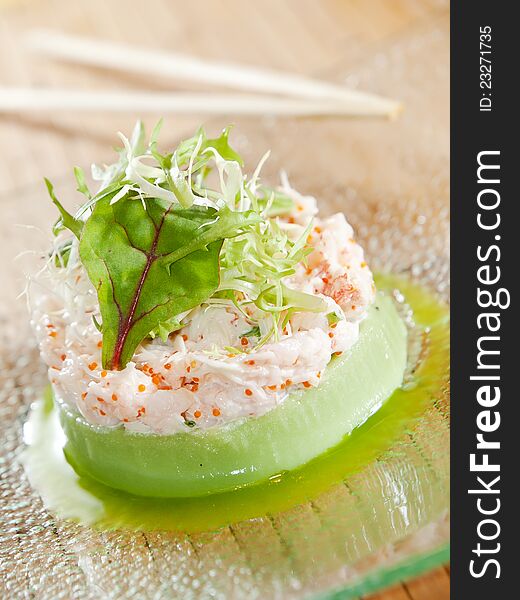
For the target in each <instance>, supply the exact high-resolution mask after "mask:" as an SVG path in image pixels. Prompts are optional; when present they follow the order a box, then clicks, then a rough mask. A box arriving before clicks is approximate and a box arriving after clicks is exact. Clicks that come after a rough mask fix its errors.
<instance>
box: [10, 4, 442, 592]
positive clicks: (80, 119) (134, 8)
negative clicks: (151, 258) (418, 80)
mask: <svg viewBox="0 0 520 600" xmlns="http://www.w3.org/2000/svg"><path fill="white" fill-rule="evenodd" d="M447 12H448V2H444V1H442V0H439V1H436V0H424V1H417V0H363V1H362V0H321V1H320V2H317V1H315V0H287V1H280V0H255V1H250V2H245V1H243V0H197V1H195V2H191V3H189V2H186V1H185V0H183V1H181V0H146V2H139V1H137V0H108V1H107V0H75V1H74V2H71V1H70V0H68V1H67V0H0V85H18V86H20V85H24V86H25V85H27V86H34V85H60V84H61V85H68V86H71V87H79V88H83V89H92V88H94V89H96V88H105V89H118V88H124V87H134V88H137V87H138V86H140V85H141V86H146V87H148V88H150V89H166V87H167V85H168V84H167V82H164V81H159V80H157V81H152V82H150V81H145V82H143V80H142V79H141V78H139V77H137V76H132V77H130V76H124V77H121V76H114V75H113V74H111V73H107V72H102V71H100V70H95V69H75V68H71V67H70V66H67V65H63V64H59V63H52V62H50V61H47V60H45V59H43V58H40V57H37V56H36V57H35V56H31V55H30V54H28V53H26V52H24V50H23V47H22V43H21V40H22V36H23V33H24V32H26V31H28V30H29V29H31V28H33V27H51V28H55V29H61V30H65V31H69V32H71V33H78V34H89V35H98V36H102V37H104V38H106V39H112V40H114V41H125V42H131V41H135V40H138V42H139V43H140V44H148V45H150V46H153V47H159V48H166V49H171V50H177V51H183V52H188V53H191V54H194V55H198V56H201V57H211V58H215V59H226V60H234V61H237V62H241V63H245V64H252V65H260V66H267V67H272V68H279V69H284V70H290V71H293V72H296V73H301V74H308V75H318V76H323V77H329V76H332V77H333V78H334V76H335V74H336V73H337V71H338V67H341V69H342V72H344V71H345V69H348V67H349V65H355V64H356V61H358V60H359V58H360V57H361V56H363V55H364V54H366V53H371V54H374V53H377V51H378V49H379V48H384V47H385V44H386V43H388V42H389V41H391V40H392V39H395V38H396V37H398V36H400V35H402V34H403V32H406V31H407V30H408V29H410V28H413V27H417V26H418V24H419V25H420V24H421V23H427V22H428V21H429V20H437V21H438V20H439V19H441V20H444V23H446V27H447V20H446V16H447ZM397 95H398V94H397ZM134 119H135V117H134V116H133V115H113V114H112V115H101V114H96V115H77V114H64V113H63V114H60V115H55V114H53V115H51V116H50V117H49V116H45V115H24V116H5V115H4V116H2V115H0V149H1V156H2V160H1V161H0V200H1V198H6V197H9V196H10V195H12V194H13V193H16V191H17V190H20V189H25V188H27V187H28V186H34V185H35V184H36V183H37V182H38V181H41V178H42V177H43V176H44V175H46V176H49V177H51V178H55V179H60V178H61V179H63V175H64V172H65V166H67V165H71V164H81V165H84V166H87V165H88V164H89V163H90V162H91V159H92V157H98V158H99V159H103V157H105V156H107V149H109V147H110V145H111V144H112V143H113V136H112V133H113V132H114V131H117V130H124V131H127V130H128V128H129V123H131V122H132V121H134ZM198 120H199V119H197V117H180V118H176V119H175V122H176V127H177V133H178V134H179V135H182V134H184V133H185V132H188V131H190V130H191V129H193V128H194V126H195V125H196V124H197V122H198ZM0 207H1V205H0ZM2 216H3V215H2ZM5 250H6V252H7V254H8V256H9V253H10V252H11V249H10V248H9V249H5ZM15 250H16V248H14V249H13V250H12V251H13V252H14V251H15ZM13 298H14V291H13V290H12V289H9V286H7V287H5V286H4V289H2V290H0V301H2V302H9V303H10V302H12V301H13ZM448 597H449V568H448V567H445V568H440V569H437V570H435V571H433V572H431V573H428V574H426V575H424V576H422V577H420V578H418V579H416V580H413V581H408V582H406V583H404V582H403V583H401V584H400V585H398V586H395V587H394V588H392V589H389V590H387V591H385V592H382V593H378V594H375V595H372V596H370V598H371V599H372V600H376V599H377V600H401V599H403V600H404V599H414V600H443V599H445V598H448Z"/></svg>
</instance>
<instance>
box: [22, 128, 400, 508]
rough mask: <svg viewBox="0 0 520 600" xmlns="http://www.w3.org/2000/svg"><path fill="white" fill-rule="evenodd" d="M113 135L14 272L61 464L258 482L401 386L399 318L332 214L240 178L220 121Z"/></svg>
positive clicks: (165, 483) (132, 483)
mask: <svg viewBox="0 0 520 600" xmlns="http://www.w3.org/2000/svg"><path fill="white" fill-rule="evenodd" d="M159 130H160V127H159V126H158V127H156V128H155V130H154V131H153V133H152V135H151V138H150V141H149V142H146V140H145V136H144V131H143V127H142V125H141V124H138V125H137V126H136V128H135V130H134V132H133V134H132V136H131V138H130V139H127V138H125V137H124V136H121V138H122V141H123V148H122V149H121V151H120V154H119V160H118V161H117V162H116V163H115V164H113V165H110V166H104V167H96V166H95V167H93V170H92V173H93V177H94V179H95V180H98V181H99V182H100V185H99V189H98V190H96V191H95V192H91V191H90V190H89V187H88V186H87V183H86V179H85V176H84V174H83V173H82V171H81V170H80V169H75V175H76V179H77V182H78V190H79V192H81V193H82V194H83V195H84V196H85V200H84V202H83V204H82V205H81V206H80V208H79V209H78V210H77V211H76V213H75V214H71V213H69V212H68V211H67V210H66V209H65V208H64V207H63V205H62V204H61V203H60V201H59V200H58V199H57V198H56V195H55V193H54V190H53V187H52V185H51V183H50V182H48V181H47V186H48V190H49V193H50V196H51V198H52V200H53V202H54V204H55V205H56V207H57V209H58V211H59V215H60V218H59V220H58V221H57V223H56V225H55V227H54V237H53V245H52V248H51V250H50V252H49V253H48V254H47V255H46V256H45V257H44V258H43V264H42V267H41V269H40V270H39V271H38V273H37V274H36V275H35V276H34V277H33V278H31V281H30V286H29V300H30V310H31V316H32V324H33V327H34V331H35V332H36V335H37V337H38V342H39V346H40V351H41V355H42V357H43V360H44V361H45V363H46V364H47V366H48V372H49V380H50V384H51V388H52V394H53V398H54V403H55V407H56V410H57V411H58V413H59V417H60V422H61V427H62V429H63V431H64V433H65V436H66V439H67V443H66V445H65V448H64V451H65V455H66V457H67V460H68V461H69V463H70V464H71V465H72V466H73V467H74V469H75V470H76V471H77V472H78V473H84V474H86V475H88V476H90V477H92V478H93V479H95V480H97V481H99V482H101V483H103V484H105V485H108V486H110V487H113V488H117V489H120V490H124V491H126V492H129V493H131V494H135V495H140V496H154V497H183V496H184V497H191V496H201V495H205V494H211V493H217V492H223V491H228V490H232V489H235V488H237V487H240V486H244V485H248V484H252V483H257V482H262V481H265V480H267V479H268V478H270V477H273V476H275V475H277V474H279V473H281V472H283V471H288V470H292V469H295V468H297V467H299V466H301V465H303V464H305V463H307V462H308V461H310V460H311V459H313V458H314V457H316V456H318V455H320V454H322V453H324V452H325V451H327V450H328V449H330V448H332V447H334V446H335V445H337V444H338V443H340V442H341V441H342V439H344V437H345V436H347V435H348V434H350V433H351V432H352V431H353V429H354V428H356V427H358V426H359V425H361V424H362V423H363V422H365V421H366V420H367V418H368V417H369V416H370V415H371V414H373V413H374V412H375V411H376V410H378V409H379V408H380V407H381V406H382V404H383V402H384V401H385V400H386V399H387V398H388V397H389V396H390V395H391V394H392V392H393V391H394V390H395V389H396V388H398V387H399V386H400V385H401V383H402V380H403V373H404V371H405V367H406V361H407V356H406V328H405V326H404V324H403V322H402V320H401V318H400V317H399V315H398V312H397V310H396V308H395V306H394V304H393V302H392V300H391V299H390V298H389V297H388V296H385V295H383V294H380V293H378V292H377V291H376V288H375V285H374V281H373V277H372V273H371V270H370V268H369V266H368V264H367V263H366V261H365V257H364V253H363V249H362V248H361V247H360V246H359V244H358V243H357V242H356V241H355V238H354V233H353V230H352V227H351V226H350V225H349V223H348V222H347V220H346V218H345V216H344V215H343V214H341V213H338V214H335V215H332V216H327V217H320V216H319V215H318V208H317V205H316V200H315V199H314V198H313V197H310V196H304V195H301V194H300V193H298V192H297V191H296V190H294V189H293V188H292V187H291V186H290V184H289V182H288V180H287V177H285V176H284V175H282V183H281V185H280V186H278V187H276V188H271V187H268V186H267V185H265V184H264V183H263V182H262V181H261V180H260V170H261V167H262V165H263V163H264V161H265V160H266V159H267V157H268V155H267V154H266V155H265V156H264V157H263V158H262V160H261V161H260V163H259V165H258V167H257V168H256V170H255V171H254V172H253V174H252V175H251V176H247V175H245V174H244V172H243V171H242V168H243V164H242V160H241V158H240V156H239V155H238V154H237V153H236V151H234V150H233V148H232V147H231V146H230V144H229V140H228V136H229V130H225V131H224V132H223V133H222V134H221V135H220V137H218V138H215V139H209V138H208V137H207V136H206V134H205V132H204V131H203V130H199V131H198V132H197V133H196V134H195V135H194V136H193V137H192V138H190V139H187V140H184V141H182V142H181V143H180V144H179V145H178V147H177V148H176V149H175V150H174V151H172V152H168V153H162V151H161V150H160V149H159V147H158V142H157V138H158V134H159Z"/></svg>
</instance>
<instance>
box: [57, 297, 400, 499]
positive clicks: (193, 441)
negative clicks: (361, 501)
mask: <svg viewBox="0 0 520 600" xmlns="http://www.w3.org/2000/svg"><path fill="white" fill-rule="evenodd" d="M405 366H406V328H405V326H404V324H403V322H402V321H401V319H400V317H399V315H398V314H397V310H396V308H395V306H394V305H393V303H392V301H391V300H390V299H389V298H388V297H384V296H382V295H378V297H377V299H376V302H375V304H374V305H373V306H372V307H371V309H370V311H369V314H368V316H367V318H366V319H365V320H364V321H363V322H362V324H361V332H360V336H359V340H358V341H357V343H356V344H355V345H354V347H353V348H352V349H351V350H350V351H348V352H345V353H343V354H342V355H341V356H339V357H336V358H333V360H332V361H331V363H330V364H329V365H328V367H327V369H326V370H325V372H324V373H323V377H322V380H321V382H320V385H319V387H317V388H310V389H305V390H298V391H296V392H293V393H292V394H290V396H289V397H288V398H287V399H286V400H285V401H284V403H283V404H281V405H280V406H279V407H277V408H275V409H273V410H271V411H270V412H268V413H267V414H265V415H263V416H261V417H258V418H248V419H245V420H240V421H236V422H233V423H229V424H228V425H225V426H223V427H218V428H213V429H209V430H206V431H191V432H186V433H184V432H183V433H176V434H173V435H167V436H161V435H157V434H143V433H129V432H128V431H125V430H124V429H123V428H117V429H109V428H104V427H97V426H93V425H90V424H88V423H87V422H86V421H85V420H84V419H83V418H82V417H80V416H78V414H77V413H76V412H73V410H72V409H71V408H70V407H69V406H68V405H67V404H66V403H64V402H63V401H60V400H59V399H56V404H57V406H58V410H59V414H60V422H61V425H62V428H63V430H64V432H65V435H66V437H67V443H66V445H65V448H64V451H65V454H66V456H67V459H68V460H69V462H70V463H71V464H72V465H73V466H74V467H75V469H76V470H77V471H78V472H79V473H86V474H87V475H89V476H91V477H93V478H94V479H96V480H98V481H100V482H102V483H104V484H106V485H108V486H110V487H114V488H117V489H121V490H125V491H127V492H130V493H132V494H135V495H139V496H153V497H191V496H201V495H205V494H212V493H217V492H223V491H227V490H231V489H234V488H237V487H240V486H243V485H247V484H252V483H256V482H260V481H263V480H266V479H268V478H269V477H271V476H273V475H276V474H278V473H280V472H282V471H287V470H290V469H294V468H296V467H298V466H300V465H303V464H304V463H306V462H308V461H309V460H311V459H312V458H314V457H316V456H318V455H319V454H322V453H323V452H325V451H326V450H327V449H329V448H331V447H332V446H335V445H336V444H338V443H339V442H340V441H341V440H342V438H343V437H344V436H345V435H347V434H349V433H350V432H351V431H352V430H353V429H354V428H355V427H357V426H359V425H361V424H362V423H363V422H364V421H366V419H367V418H368V417H369V416H370V415H371V414H372V413H374V412H375V411H376V410H377V409H378V408H379V407H380V406H381V404H382V403H383V402H384V400H385V399H386V398H388V396H390V394H391V393H392V392H393V390H394V389H395V388H397V387H398V386H399V385H400V384H401V382H402V378H403V373H404V369H405Z"/></svg>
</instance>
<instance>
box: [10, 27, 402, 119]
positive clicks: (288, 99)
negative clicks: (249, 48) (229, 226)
mask: <svg viewBox="0 0 520 600" xmlns="http://www.w3.org/2000/svg"><path fill="white" fill-rule="evenodd" d="M25 43H26V45H27V47H28V48H29V50H31V51H33V52H36V53H37V54H38V55H40V56H47V57H49V58H54V59H58V60H63V61H66V62H70V63H73V64H79V65H85V66H94V67H100V68H104V69H110V70H113V71H119V72H126V73H140V74H144V75H147V76H157V75H159V76H161V77H166V78H170V79H171V80H172V81H179V80H182V81H191V82H197V83H203V84H209V85H212V86H219V87H228V88H232V89H235V90H240V91H241V92H247V93H217V92H200V93H193V92H189V93H187V92H152V91H143V92H141V91H139V92H134V91H98V90H96V91H82V90H73V89H56V88H51V89H48V88H47V89H46V88H13V87H3V88H2V87H0V113H1V112H10V113H13V112H22V111H23V112H25V111H56V110H75V111H115V112H123V111H129V112H139V113H145V112H152V113H163V114H167V113H175V114H213V115H217V114H233V115H278V116H280V115H282V116H290V115H292V116H326V115H329V116H343V117H347V116H348V117H388V118H394V117H395V116H397V114H398V113H399V112H400V110H401V105H400V103H399V102H396V101H395V100H390V99H388V98H383V97H381V96H377V95H374V94H369V93H365V92H361V91H358V90H352V89H348V88H346V87H343V86H340V85H335V84H332V83H328V82H325V81H321V80H317V79H311V78H307V77H301V76H298V75H295V74H291V73H283V72H279V71H270V70H265V69H259V68H255V67H246V66H241V65H237V64H232V63H223V62H214V61H207V60H201V59H198V58H195V57H191V56H187V55H183V54H175V53H169V52H162V51H159V50H150V49H145V48H136V47H135V46H133V45H132V46H130V45H122V44H116V43H113V42H107V41H101V40H97V39H91V38H84V37H77V36H71V35H66V34H63V33H59V32H53V31H34V32H32V33H30V34H29V35H28V36H26V38H25Z"/></svg>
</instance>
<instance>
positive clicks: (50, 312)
mask: <svg viewBox="0 0 520 600" xmlns="http://www.w3.org/2000/svg"><path fill="white" fill-rule="evenodd" d="M283 190H284V192H285V193H287V195H289V196H290V197H291V199H292V200H293V201H294V209H293V211H292V212H291V213H290V214H288V215H284V216H283V217H281V218H278V221H279V226H280V227H281V228H282V229H283V230H284V231H286V232H287V235H288V237H289V238H290V239H298V237H299V236H301V235H302V232H304V231H305V230H306V228H307V227H308V225H309V222H310V220H311V219H312V229H311V230H310V232H309V235H308V240H307V243H308V245H309V246H311V247H312V248H313V250H312V252H311V253H310V254H309V255H308V256H307V258H306V260H304V261H302V262H301V263H299V264H298V265H297V266H296V269H295V271H296V272H295V273H294V274H293V275H291V276H289V277H287V278H286V279H285V281H284V283H285V284H286V285H287V287H289V288H291V289H294V290H299V291H304V292H307V293H309V294H312V295H314V296H318V297H320V298H322V299H323V300H324V302H325V306H326V309H325V310H324V311H322V312H295V313H293V314H292V315H290V318H289V319H288V320H287V322H286V323H285V324H283V327H282V323H279V326H278V328H277V329H276V331H275V332H274V335H272V336H271V338H269V339H268V340H267V341H265V340H264V341H263V342H261V340H262V336H263V334H264V332H265V331H268V330H269V328H271V327H272V321H271V319H270V318H269V316H265V314H264V315H263V316H262V315H261V314H259V313H260V312H261V311H259V310H258V309H257V308H256V307H254V306H251V307H248V306H247V305H246V307H245V309H244V308H241V309H239V308H237V307H236V306H235V305H234V304H233V303H232V302H229V301H228V302H226V301H225V300H221V301H218V302H217V301H215V302H212V301H211V302H209V303H208V304H203V305H202V306H200V307H198V308H196V309H194V310H192V311H190V313H189V314H188V315H187V316H186V317H185V321H184V322H185V325H184V326H183V327H182V328H181V329H179V330H178V331H176V332H174V333H172V334H170V336H169V337H168V338H167V339H166V341H163V340H161V339H160V338H155V339H153V340H152V339H150V340H147V341H145V342H143V343H142V344H141V345H140V346H139V347H138V349H137V351H136V353H135V355H134V357H133V360H132V361H131V362H129V363H128V364H127V365H126V367H125V368H124V369H123V370H120V371H106V370H104V369H103V367H102V361H101V351H102V336H101V334H100V333H99V331H98V329H97V328H96V324H95V319H97V320H98V321H99V319H100V316H99V307H98V304H97V299H96V294H95V290H94V288H93V286H92V285H91V283H90V282H89V280H88V277H87V275H86V273H85V271H84V269H83V267H82V265H81V263H80V262H79V261H78V260H75V253H77V245H76V244H75V242H72V246H71V249H70V254H69V259H68V262H69V264H68V266H67V268H63V265H62V266H61V267H62V268H58V267H57V266H56V265H54V264H53V261H52V260H47V264H46V267H45V268H44V269H42V271H41V272H40V273H39V274H38V275H37V276H36V277H35V278H34V279H33V281H32V284H31V286H30V304H31V311H32V324H33V327H34V330H35V332H36V334H37V337H38V341H39V345H40V349H41V354H42V357H43V359H44V360H45V362H46V363H47V365H48V368H49V379H50V381H51V384H52V386H53V389H54V392H55V393H56V395H57V396H59V397H60V398H62V399H63V400H64V401H66V402H67V403H69V404H70V405H71V406H72V407H74V408H77V409H78V410H79V411H80V412H81V414H82V415H83V416H84V418H85V419H86V420H87V421H88V422H90V423H92V424H95V425H102V426H120V425H121V424H123V425H124V427H126V428H127V429H128V430H130V431H135V432H145V433H148V432H150V433H158V434H171V433H175V432H179V431H187V430H190V429H192V428H198V429H206V428H209V427H212V426H215V425H222V424H224V423H227V422H230V421H233V420H236V419H240V418H244V417H255V416H260V415H262V414H264V413H266V412H268V411H269V410H271V409H273V408H275V407H276V406H278V405H279V404H281V403H282V402H283V401H284V400H285V398H286V397H287V395H288V393H290V392H291V391H293V390H295V389H298V388H308V387H311V386H319V384H320V379H321V376H322V374H323V372H324V371H325V369H326V368H327V365H328V364H329V362H330V361H331V359H332V358H333V356H334V355H335V354H338V353H341V352H344V351H346V350H348V349H349V348H351V347H352V346H353V345H354V344H355V343H356V341H357V339H358V335H359V324H360V322H361V321H362V320H363V319H364V318H365V316H366V311H367V308H368V306H369V305H370V304H371V303H372V302H373V299H374V294H375V287H374V283H373V278H372V273H371V271H370V269H369V268H368V266H367V264H366V262H365V259H364V254H363V249H362V248H361V247H360V246H359V244H358V243H357V242H356V241H355V239H354V234H353V230H352V228H351V226H350V225H349V224H348V222H347V221H346V219H345V217H344V215H343V214H336V215H333V216H331V217H327V218H319V217H317V216H316V214H317V209H316V201H315V199H314V198H312V197H310V196H302V195H300V194H299V193H298V192H296V191H295V190H293V189H292V188H290V187H289V185H288V183H287V182H286V181H285V182H284V185H283ZM331 315H334V318H333V319H331V318H330V316H331Z"/></svg>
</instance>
